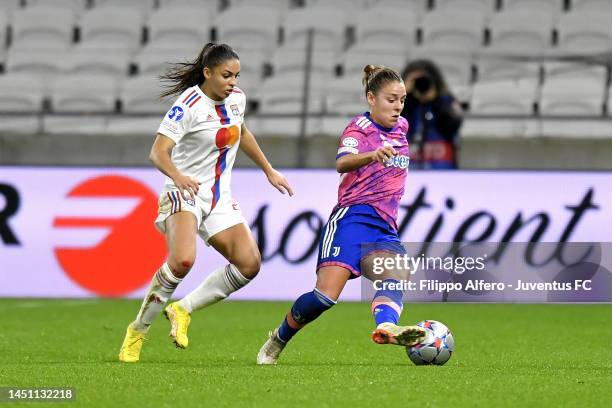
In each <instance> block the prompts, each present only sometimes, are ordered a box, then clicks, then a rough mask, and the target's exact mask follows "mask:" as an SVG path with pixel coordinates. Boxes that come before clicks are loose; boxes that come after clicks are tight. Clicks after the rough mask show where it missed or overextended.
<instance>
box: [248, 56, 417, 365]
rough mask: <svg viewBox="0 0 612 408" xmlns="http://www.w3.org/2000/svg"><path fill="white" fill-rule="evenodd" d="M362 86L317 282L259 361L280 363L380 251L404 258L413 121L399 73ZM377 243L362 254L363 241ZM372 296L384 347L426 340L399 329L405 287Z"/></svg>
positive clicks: (340, 161) (369, 78) (411, 329)
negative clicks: (362, 108) (401, 219)
mask: <svg viewBox="0 0 612 408" xmlns="http://www.w3.org/2000/svg"><path fill="white" fill-rule="evenodd" d="M364 73H365V75H364V78H363V83H364V85H365V92H366V96H367V100H368V105H369V107H370V111H369V112H366V113H364V114H362V115H358V116H356V117H354V118H353V119H352V120H351V121H350V123H349V124H348V126H347V127H346V129H345V130H344V132H343V134H342V136H341V137H340V145H339V149H338V154H337V156H336V169H337V171H338V172H339V173H341V177H340V186H339V189H338V204H337V205H336V206H335V208H334V209H333V211H332V213H331V216H330V218H329V221H328V222H327V225H326V226H325V228H324V229H323V231H322V233H321V237H320V239H319V256H318V261H317V282H316V286H315V288H314V290H313V291H311V292H308V293H304V294H303V295H302V296H300V297H299V298H298V299H297V300H296V301H295V303H294V304H293V306H292V307H291V310H290V311H289V313H287V316H286V317H285V319H284V321H283V322H282V323H281V325H280V326H279V327H278V328H277V329H275V330H273V331H272V332H270V336H269V338H268V340H267V341H266V342H265V344H264V345H263V346H262V347H261V350H260V351H259V354H258V355H257V363H258V364H276V361H277V359H278V357H279V355H280V353H281V351H282V350H283V349H284V347H285V346H286V345H287V343H288V342H289V340H291V338H292V337H293V336H294V335H295V334H296V333H297V332H298V331H299V330H300V329H301V328H302V327H304V326H305V325H306V324H307V323H310V322H312V321H313V320H315V319H316V318H318V317H319V316H320V315H321V314H322V313H323V312H324V311H326V310H328V309H329V308H331V307H332V306H333V305H335V304H336V301H337V299H338V297H339V296H340V293H341V292H342V289H343V288H344V285H345V284H346V282H347V281H348V280H349V279H351V278H355V277H358V276H361V272H362V268H365V269H364V272H366V273H368V272H370V271H368V270H367V269H368V266H367V265H368V260H369V259H371V257H372V256H375V253H376V254H380V253H381V252H382V253H386V254H388V255H389V254H405V250H404V248H403V247H402V245H401V242H400V239H399V237H398V233H397V225H396V220H397V212H398V208H399V203H400V199H401V198H402V196H403V194H404V185H405V181H406V172H407V169H408V153H409V151H408V142H407V140H406V133H407V131H408V122H407V121H406V119H404V118H402V117H401V116H400V113H401V111H402V108H403V106H404V99H405V98H406V89H405V87H404V84H403V82H402V79H401V77H400V75H399V74H398V73H397V72H395V71H394V70H392V69H390V68H386V67H379V66H372V65H368V66H366V67H365V68H364ZM364 243H371V246H370V249H366V250H365V251H362V244H364ZM382 283H383V284H382V285H381V286H382V287H383V289H382V290H379V291H377V292H376V294H375V295H374V299H373V301H372V313H373V314H374V319H375V321H376V329H375V330H374V332H373V333H372V339H373V340H374V341H375V342H376V343H379V344H397V345H402V346H413V345H415V344H418V343H419V342H420V341H422V339H423V338H424V337H425V334H426V333H425V330H424V329H422V328H420V327H418V326H398V325H397V322H398V320H399V315H400V314H401V311H402V307H403V305H402V295H403V292H402V291H401V290H396V289H384V288H393V285H392V284H393V283H399V282H398V281H397V280H395V279H388V278H387V279H384V280H383V282H382Z"/></svg>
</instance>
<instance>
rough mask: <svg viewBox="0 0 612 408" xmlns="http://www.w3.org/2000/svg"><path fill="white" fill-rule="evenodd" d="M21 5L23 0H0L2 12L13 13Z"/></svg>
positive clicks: (0, 10)
mask: <svg viewBox="0 0 612 408" xmlns="http://www.w3.org/2000/svg"><path fill="white" fill-rule="evenodd" d="M20 7H21V0H2V1H0V14H2V13H4V14H6V15H12V14H13V12H15V11H16V10H17V9H19V8H20Z"/></svg>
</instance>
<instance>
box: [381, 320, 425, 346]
mask: <svg viewBox="0 0 612 408" xmlns="http://www.w3.org/2000/svg"><path fill="white" fill-rule="evenodd" d="M426 335H427V331H426V330H425V329H424V328H422V327H419V326H398V325H396V324H393V323H381V324H379V325H378V327H377V328H376V330H374V332H373V333H372V340H374V342H375V343H378V344H396V345H398V346H406V347H412V346H416V345H417V344H419V343H421V342H422V341H423V340H424V339H425V336H426Z"/></svg>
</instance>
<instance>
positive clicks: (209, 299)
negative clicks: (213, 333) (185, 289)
mask: <svg viewBox="0 0 612 408" xmlns="http://www.w3.org/2000/svg"><path fill="white" fill-rule="evenodd" d="M249 282H250V280H249V279H247V278H245V277H244V276H243V275H242V274H241V273H240V271H239V270H238V268H236V267H235V266H234V265H232V264H228V265H226V266H223V267H221V268H218V269H215V270H214V271H213V272H212V273H211V274H210V275H208V276H207V277H206V279H204V282H202V283H201V284H200V285H199V286H198V287H197V288H195V289H194V290H193V291H192V292H191V293H189V294H188V295H187V296H185V297H184V298H183V299H181V300H180V302H179V304H180V305H181V307H182V308H183V309H185V310H187V311H188V312H189V313H192V312H193V311H195V310H198V309H202V308H203V307H206V306H209V305H212V304H213V303H217V302H218V301H220V300H223V299H225V298H226V297H228V296H229V295H230V294H231V293H233V292H235V291H237V290H238V289H240V288H242V287H243V286H245V285H246V284H247V283H249Z"/></svg>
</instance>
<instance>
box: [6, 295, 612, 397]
mask: <svg viewBox="0 0 612 408" xmlns="http://www.w3.org/2000/svg"><path fill="white" fill-rule="evenodd" d="M139 304H140V302H138V301H128V300H81V301H79V300H13V299H0V308H1V309H2V312H3V313H2V319H1V322H2V331H1V334H0V368H1V369H0V386H11V387H59V386H68V387H74V388H76V393H77V401H76V402H68V403H52V405H53V406H72V407H74V406H101V407H110V406H134V407H145V406H167V407H188V406H228V407H233V406H266V407H270V406H289V405H291V406H294V407H297V406H313V407H326V406H329V407H339V406H372V405H376V406H418V407H427V406H436V405H441V404H445V405H441V406H452V407H463V406H470V407H472V406H481V407H488V406H538V407H543V406H605V405H607V403H608V402H609V398H610V390H611V389H612V348H611V347H610V338H611V337H610V329H609V327H610V326H609V322H610V315H611V312H612V305H496V304H494V305H486V304H481V305H477V304H418V305H411V304H408V305H406V307H405V311H404V315H403V318H402V322H403V323H405V324H407V323H408V322H416V321H418V320H423V319H434V320H440V321H442V322H444V323H446V324H447V325H448V326H449V327H450V328H451V330H452V331H453V334H454V335H455V344H456V352H455V354H454V355H453V357H452V358H451V360H450V361H449V362H448V363H447V365H445V366H443V367H435V366H422V367H417V366H414V365H413V364H412V363H411V362H410V360H409V359H408V357H407V356H406V354H405V352H404V349H403V348H401V347H396V346H381V345H377V344H374V343H373V342H372V341H371V340H370V338H369V333H370V331H371V330H372V329H373V322H372V319H371V317H370V315H369V305H368V304H363V303H362V304H360V303H344V304H342V303H341V304H339V305H338V306H336V307H334V308H333V309H332V310H331V311H329V312H326V313H325V314H324V315H323V316H322V317H321V318H320V319H319V320H318V321H316V322H315V323H313V324H312V325H310V326H308V327H307V328H306V329H305V330H303V331H302V332H301V333H299V334H298V335H297V336H296V337H295V338H294V340H293V341H292V342H291V344H290V345H289V346H288V348H287V349H286V350H285V352H284V353H283V355H282V357H281V360H280V362H279V365H278V366H275V367H274V366H272V367H259V366H256V365H255V356H256V354H257V351H258V350H259V347H260V346H261V344H263V342H264V340H265V339H266V334H267V332H268V330H269V329H271V328H273V327H274V326H276V325H277V324H278V323H279V322H280V320H281V318H282V317H283V316H284V314H285V313H286V311H287V309H288V307H289V305H290V304H289V303H286V302H278V303H276V302H274V303H273V302H270V303H267V302H225V303H223V304H220V305H215V306H213V307H212V308H209V309H207V310H203V311H200V312H196V313H195V314H194V315H193V319H192V325H191V329H190V333H189V334H190V336H189V337H190V345H189V348H188V349H187V350H178V349H175V348H174V345H173V344H172V343H171V341H170V339H169V338H168V331H169V325H168V322H167V321H166V320H165V319H164V318H163V317H162V316H160V317H159V318H158V320H156V322H155V324H154V325H153V327H152V328H151V330H150V333H149V336H148V337H149V340H147V341H146V342H145V344H144V348H143V352H142V355H141V361H140V362H139V363H136V364H131V365H127V364H121V363H119V362H118V361H117V353H118V350H119V346H120V344H121V341H122V340H123V335H124V331H125V326H126V325H127V323H128V322H129V321H130V320H131V319H132V318H133V317H134V315H135V314H136V312H137V310H138V307H139ZM29 404H31V403H29ZM22 405H26V404H25V403H24V404H22ZM40 405H46V404H44V403H43V404H41V403H37V404H36V406H40ZM0 406H7V405H5V404H1V403H0Z"/></svg>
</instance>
